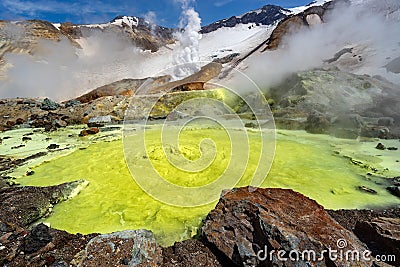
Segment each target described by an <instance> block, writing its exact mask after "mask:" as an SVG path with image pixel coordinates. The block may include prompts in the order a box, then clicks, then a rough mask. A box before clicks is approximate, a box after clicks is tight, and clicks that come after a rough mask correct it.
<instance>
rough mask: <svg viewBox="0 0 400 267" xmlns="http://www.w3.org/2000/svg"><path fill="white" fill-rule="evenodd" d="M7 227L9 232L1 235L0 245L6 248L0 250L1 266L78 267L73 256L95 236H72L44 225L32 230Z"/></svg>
mask: <svg viewBox="0 0 400 267" xmlns="http://www.w3.org/2000/svg"><path fill="white" fill-rule="evenodd" d="M1 224H2V223H1V222H0V225H1ZM6 226H7V227H6V233H4V234H3V235H2V236H1V231H0V242H1V244H3V246H4V249H2V250H0V266H9V267H19V266H30V267H42V266H76V265H77V264H74V262H73V260H74V257H75V256H76V255H77V254H79V252H80V251H82V250H83V249H84V248H85V246H86V244H87V243H88V242H89V240H90V239H91V238H93V237H94V236H96V234H91V235H87V236H83V235H80V234H76V235H73V234H69V233H67V232H65V231H60V230H55V229H51V228H48V227H47V226H45V225H43V224H39V225H38V226H36V227H34V228H33V229H32V230H31V231H28V230H26V229H24V228H18V227H15V226H12V225H11V226H10V225H6ZM2 228H3V227H2ZM61 263H64V265H61ZM57 264H58V265H57Z"/></svg>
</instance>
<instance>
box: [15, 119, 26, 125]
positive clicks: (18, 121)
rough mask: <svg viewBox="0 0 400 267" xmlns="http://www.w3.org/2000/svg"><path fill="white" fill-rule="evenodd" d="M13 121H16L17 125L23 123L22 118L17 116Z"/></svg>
mask: <svg viewBox="0 0 400 267" xmlns="http://www.w3.org/2000/svg"><path fill="white" fill-rule="evenodd" d="M15 123H16V124H17V125H21V124H23V123H24V119H22V118H18V119H17V120H16V121H15Z"/></svg>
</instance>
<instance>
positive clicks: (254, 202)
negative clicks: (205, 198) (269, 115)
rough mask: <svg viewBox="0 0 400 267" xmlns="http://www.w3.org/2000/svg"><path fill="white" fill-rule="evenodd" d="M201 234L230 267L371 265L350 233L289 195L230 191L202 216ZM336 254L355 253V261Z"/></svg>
mask: <svg viewBox="0 0 400 267" xmlns="http://www.w3.org/2000/svg"><path fill="white" fill-rule="evenodd" d="M202 230H203V238H204V239H205V241H206V242H207V243H208V244H209V246H210V247H213V248H214V249H215V250H216V253H217V254H218V253H219V254H221V255H223V256H224V257H225V258H226V260H230V261H231V262H232V265H233V264H235V265H238V266H371V265H372V262H370V261H369V260H364V259H363V258H367V257H362V254H363V253H364V252H366V251H367V250H366V247H365V246H364V245H363V244H362V243H361V242H360V241H359V240H358V238H357V237H356V236H355V235H354V234H353V233H352V232H350V231H348V230H346V229H345V228H343V227H342V226H341V225H339V224H338V223H337V222H336V221H334V220H333V219H332V218H331V217H330V216H329V215H328V214H327V212H326V211H325V210H324V208H323V207H322V206H321V205H319V204H318V203H317V202H315V201H313V200H311V199H309V198H307V197H305V196H303V195H301V194H299V193H296V192H294V191H292V190H285V189H255V188H251V187H248V188H239V189H234V190H231V191H229V192H227V193H226V194H225V195H224V196H223V197H222V198H221V199H220V201H219V203H218V204H217V206H216V208H215V209H214V210H213V211H211V212H210V213H209V214H208V216H207V218H206V220H205V221H204V226H203V228H202ZM329 251H331V252H332V253H333V254H331V255H329V254H330V252H329ZM334 251H336V256H337V258H335V252H334ZM340 251H343V252H344V254H345V252H347V251H350V252H357V253H359V254H360V259H359V260H357V259H356V258H352V257H348V259H349V260H347V259H346V257H339V256H338V255H339V253H340ZM367 252H368V251H367ZM313 253H315V258H314V255H313ZM283 259H286V260H283ZM291 259H296V260H293V261H292V260H291Z"/></svg>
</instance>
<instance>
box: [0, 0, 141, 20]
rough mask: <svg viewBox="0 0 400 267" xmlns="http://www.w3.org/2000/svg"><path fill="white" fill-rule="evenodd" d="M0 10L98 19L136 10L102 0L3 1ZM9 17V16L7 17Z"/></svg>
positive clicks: (35, 14) (22, 14)
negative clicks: (106, 15) (88, 16)
mask: <svg viewBox="0 0 400 267" xmlns="http://www.w3.org/2000/svg"><path fill="white" fill-rule="evenodd" d="M0 9H3V10H6V11H8V13H11V14H14V15H15V16H22V17H23V16H38V14H40V13H53V14H67V13H71V14H74V15H76V16H84V15H93V16H97V17H99V16H100V15H101V14H109V13H118V14H129V15H130V14H133V13H134V12H135V11H136V10H135V8H134V7H133V6H132V5H128V3H118V5H115V4H112V3H107V2H105V1H102V0H95V1H87V2H82V1H71V2H65V1H64V2H62V1H55V0H3V1H1V2H0ZM8 17H11V16H8Z"/></svg>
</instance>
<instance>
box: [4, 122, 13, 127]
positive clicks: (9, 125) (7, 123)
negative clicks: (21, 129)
mask: <svg viewBox="0 0 400 267" xmlns="http://www.w3.org/2000/svg"><path fill="white" fill-rule="evenodd" d="M6 125H7V126H8V127H14V126H15V122H14V121H7V122H6Z"/></svg>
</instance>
